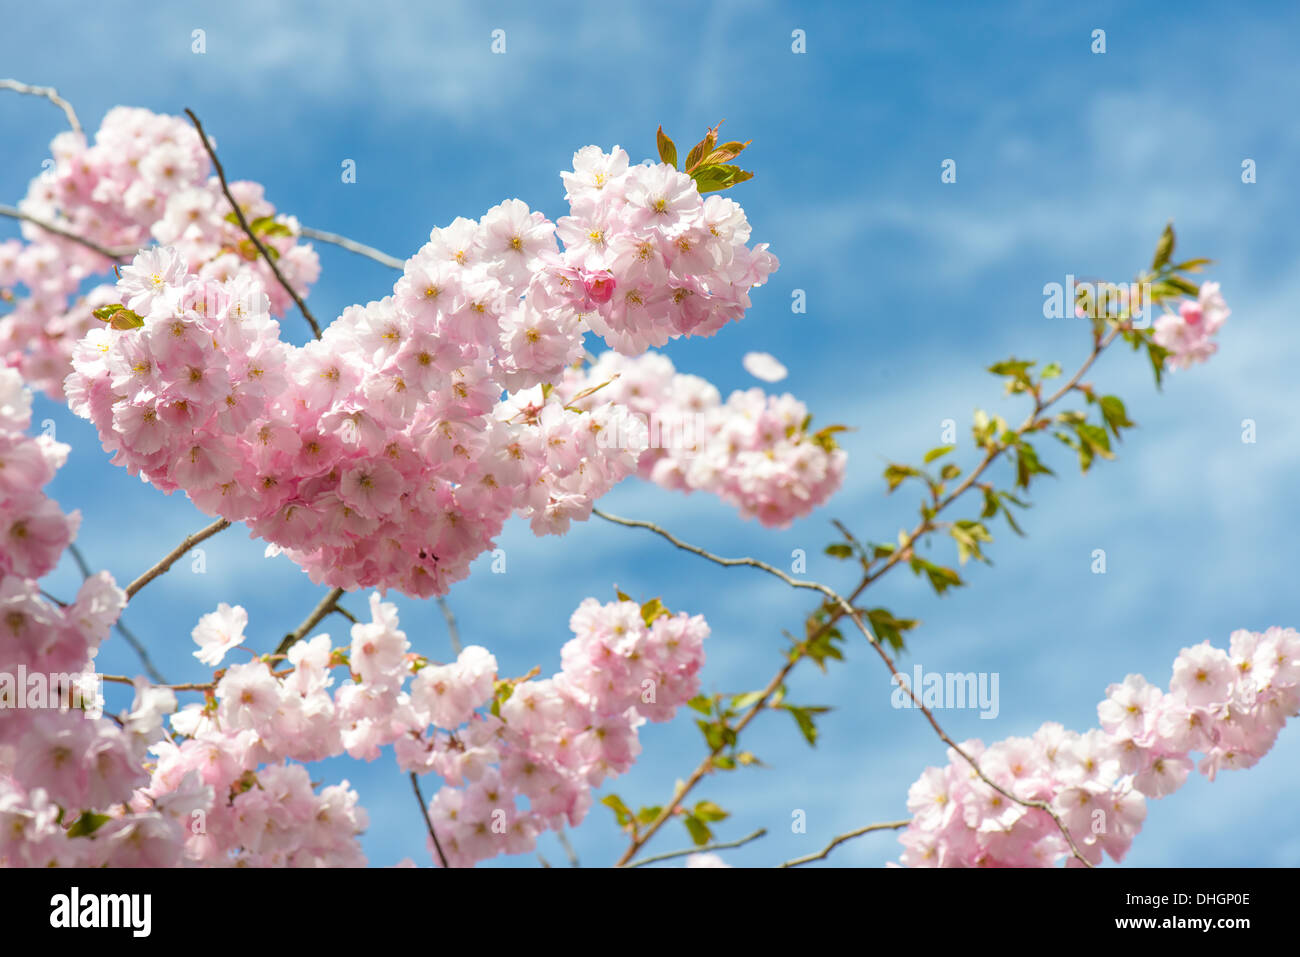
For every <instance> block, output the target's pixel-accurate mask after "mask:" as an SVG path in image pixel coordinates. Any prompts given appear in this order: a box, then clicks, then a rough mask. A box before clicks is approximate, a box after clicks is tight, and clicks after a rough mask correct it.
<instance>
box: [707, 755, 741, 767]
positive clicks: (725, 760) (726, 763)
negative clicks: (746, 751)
mask: <svg viewBox="0 0 1300 957" xmlns="http://www.w3.org/2000/svg"><path fill="white" fill-rule="evenodd" d="M710 763H711V764H712V765H713V767H715V768H717V769H718V770H719V771H734V770H736V759H735V758H733V757H729V756H728V755H725V754H719V755H717V756H716V757H713V758H711V759H710Z"/></svg>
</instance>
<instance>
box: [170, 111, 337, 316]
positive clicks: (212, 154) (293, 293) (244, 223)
mask: <svg viewBox="0 0 1300 957" xmlns="http://www.w3.org/2000/svg"><path fill="white" fill-rule="evenodd" d="M185 114H186V115H187V116H188V117H189V118H190V122H191V123H193V124H194V129H195V130H196V131H197V132H198V134H199V139H200V141H202V143H203V148H204V149H205V150H207V152H208V157H209V158H210V159H211V160H212V165H213V166H214V167H216V170H217V178H218V179H220V180H221V191H222V192H223V193H225V194H226V199H227V201H229V203H230V207H231V208H232V209H233V210H234V211H235V216H236V218H238V220H239V225H240V227H241V228H242V229H243V230H244V233H245V235H247V236H248V238H249V239H250V240H251V241H252V243H253V245H254V246H256V247H257V251H258V252H259V253H261V254H262V258H263V259H265V260H266V264H267V265H268V266H270V267H271V272H272V273H273V274H274V275H275V278H276V279H277V280H279V282H280V285H281V286H283V287H284V291H285V292H287V293H288V294H289V296H290V298H292V299H293V301H294V302H295V303H297V304H298V309H299V311H301V312H302V316H303V318H304V319H306V320H307V324H308V325H309V326H311V331H312V333H313V334H315V336H316V338H317V339H319V338H320V335H321V332H320V324H319V323H318V322H317V321H316V317H315V316H313V315H312V314H311V310H310V309H308V308H307V304H306V303H305V302H303V301H302V296H300V295H298V291H297V290H296V289H294V288H293V286H291V285H289V281H288V280H287V279H285V278H284V274H283V273H281V272H280V267H279V266H277V265H276V264H275V260H274V259H272V258H271V253H270V252H269V251H268V250H267V248H266V246H265V245H263V243H262V240H260V239H258V238H257V234H256V233H254V232H253V228H252V227H251V226H249V225H248V220H247V219H246V218H245V217H244V211H243V210H242V209H240V208H239V204H238V203H237V202H235V197H234V196H233V195H232V194H231V192H230V184H229V183H227V182H226V171H225V170H224V169H222V168H221V160H219V159H217V151H216V150H214V149H213V148H212V144H211V143H210V142H208V135H207V134H206V133H204V132H203V124H202V123H200V122H199V118H198V117H197V116H195V115H194V111H193V110H190V109H186V111H185Z"/></svg>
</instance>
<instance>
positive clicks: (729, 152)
mask: <svg viewBox="0 0 1300 957" xmlns="http://www.w3.org/2000/svg"><path fill="white" fill-rule="evenodd" d="M752 142H754V141H753V140H745V142H743V143H737V142H736V141H735V140H732V141H731V142H730V143H723V144H722V145H721V146H719V147H718V148H717V149H715V150H714V151H713V152H712V153H710V154H709V155H708V156H706V157H704V159H703V160H701V162H700V165H701V166H704V165H709V164H715V163H728V162H730V161H731V160H733V159H735V158H736V157H737V156H739V155H740V154H741V153H743V152H744V151H745V147H747V146H748V145H749V144H750V143H752Z"/></svg>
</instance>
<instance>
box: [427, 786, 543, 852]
mask: <svg viewBox="0 0 1300 957" xmlns="http://www.w3.org/2000/svg"><path fill="white" fill-rule="evenodd" d="M411 787H413V788H415V799H416V800H417V801H419V802H420V813H421V814H423V815H424V824H425V826H426V827H428V829H429V837H431V838H433V849H434V850H435V851H437V852H438V860H440V861H441V862H442V866H443V868H444V869H445V868H448V867H450V866H451V865H450V864H448V863H447V855H446V854H444V853H442V845H441V844H439V843H438V832H437V831H435V830H434V829H433V819H432V818H430V817H429V807H428V805H427V804H425V803H424V795H423V794H421V793H420V778H419V776H418V775H417V774H416V773H415V772H414V771H412V772H411ZM548 866H549V865H548Z"/></svg>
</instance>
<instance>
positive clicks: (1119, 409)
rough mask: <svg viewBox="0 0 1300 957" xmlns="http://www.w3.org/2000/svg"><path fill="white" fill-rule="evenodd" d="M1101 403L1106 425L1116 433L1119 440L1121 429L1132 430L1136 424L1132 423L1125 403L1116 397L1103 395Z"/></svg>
mask: <svg viewBox="0 0 1300 957" xmlns="http://www.w3.org/2000/svg"><path fill="white" fill-rule="evenodd" d="M1098 401H1099V404H1100V405H1101V414H1102V417H1103V418H1104V419H1105V420H1106V425H1107V426H1108V427H1109V428H1110V430H1111V431H1112V432H1114V433H1115V438H1117V439H1118V438H1119V430H1120V429H1131V428H1133V426H1134V423H1133V422H1132V421H1130V419H1129V417H1128V412H1127V411H1126V410H1125V408H1124V403H1123V401H1121V400H1120V398H1119V396H1116V395H1103V396H1102V397H1101V399H1100V400H1098Z"/></svg>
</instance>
